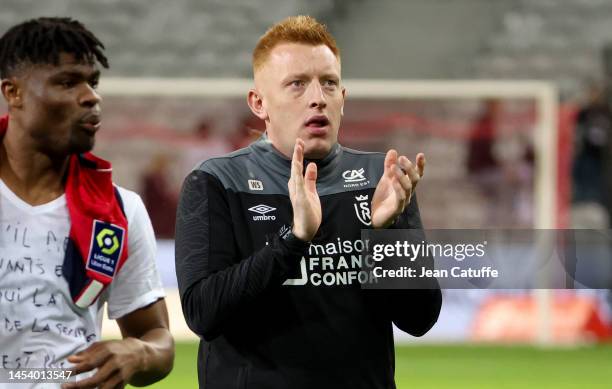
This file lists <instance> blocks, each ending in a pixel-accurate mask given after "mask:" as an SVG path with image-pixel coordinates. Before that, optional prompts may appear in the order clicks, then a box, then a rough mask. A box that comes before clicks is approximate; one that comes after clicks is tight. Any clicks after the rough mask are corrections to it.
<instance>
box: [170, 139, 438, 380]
mask: <svg viewBox="0 0 612 389" xmlns="http://www.w3.org/2000/svg"><path fill="white" fill-rule="evenodd" d="M383 162H384V155H383V154H380V153H365V152H360V151H355V150H351V149H348V148H345V147H342V146H340V145H338V144H336V145H335V146H334V147H333V149H332V151H331V152H330V154H329V155H328V156H327V157H325V158H324V159H322V160H320V161H316V163H317V165H318V178H317V190H318V193H319V196H320V199H321V206H322V210H323V222H322V224H321V227H320V228H319V231H318V233H317V234H316V236H315V238H314V239H313V241H312V242H311V244H308V243H304V242H302V241H300V240H298V239H296V238H295V237H293V235H291V234H289V235H287V232H288V231H289V230H290V228H291V222H292V220H293V218H292V208H291V203H290V201H289V195H288V189H287V181H288V180H289V176H290V164H291V162H290V160H288V159H287V158H285V157H284V156H282V155H281V154H280V153H278V152H277V151H276V150H275V149H274V148H273V147H272V145H271V144H270V142H269V141H268V140H267V138H266V137H265V136H264V137H262V138H261V139H260V140H258V141H257V142H255V143H253V144H251V145H250V146H249V147H247V148H245V149H241V150H238V151H236V152H233V153H231V154H228V155H226V156H223V157H219V158H213V159H209V160H207V161H205V162H203V163H202V164H201V165H200V166H199V167H198V168H196V169H195V170H194V171H192V172H191V173H190V174H189V176H188V177H187V178H186V179H185V183H184V185H183V189H182V193H181V199H180V203H179V210H178V215H177V226H176V271H177V277H178V284H179V290H180V294H181V302H182V307H183V312H184V314H185V319H186V321H187V324H188V325H189V327H190V328H191V329H192V330H193V331H194V332H195V333H196V334H198V335H199V336H200V337H201V339H202V340H201V342H200V349H199V353H198V376H199V385H200V388H206V389H234V388H236V389H245V388H248V389H254V388H255V389H281V388H282V389H302V388H304V389H306V388H309V389H326V388H329V389H342V388H346V389H360V388H363V389H366V388H367V389H379V388H380V389H389V388H395V383H394V365H395V361H394V347H393V332H392V322H393V323H395V324H396V325H397V326H398V327H399V328H400V329H402V330H403V331H406V332H408V333H409V334H412V335H415V336H421V335H423V334H425V333H426V332H427V331H428V330H429V329H430V328H431V327H432V326H433V325H434V323H435V322H436V320H437V318H438V314H439V312H440V306H441V302H442V298H441V293H440V290H439V287H438V286H437V283H436V284H435V286H434V287H433V288H432V289H428V290H364V289H361V288H360V283H359V280H360V277H362V276H363V275H364V274H360V260H361V256H360V254H359V251H360V250H361V249H362V243H361V240H360V236H361V229H362V228H370V226H369V224H370V201H371V199H372V195H373V193H374V190H375V188H376V184H377V183H378V180H379V179H380V177H381V176H382V173H383V169H384V166H383ZM306 163H307V162H306V161H305V164H304V165H306ZM421 227H422V226H421V221H420V216H419V210H418V206H417V202H416V196H413V198H412V201H411V203H410V204H409V206H408V207H407V208H406V210H405V212H404V213H403V214H402V215H401V216H400V217H399V218H398V220H397V221H396V222H395V223H394V225H393V226H392V228H421ZM434 282H435V281H434Z"/></svg>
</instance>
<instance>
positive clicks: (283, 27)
mask: <svg viewBox="0 0 612 389" xmlns="http://www.w3.org/2000/svg"><path fill="white" fill-rule="evenodd" d="M280 43H304V44H307V45H312V46H318V45H325V46H327V47H329V49H330V50H331V51H332V52H333V53H334V55H335V56H336V58H338V61H340V49H338V46H337V45H336V40H335V39H334V37H332V35H331V34H330V33H329V31H327V27H326V26H325V25H324V24H321V23H319V22H318V21H317V20H316V19H315V18H313V17H311V16H304V15H298V16H290V17H288V18H286V19H283V20H282V21H280V22H278V23H276V24H275V25H273V26H272V27H270V28H269V29H268V31H266V33H265V34H263V35H262V36H261V38H259V41H258V42H257V46H255V50H253V72H255V71H257V69H259V68H260V67H261V65H263V63H264V62H266V60H267V59H268V56H269V55H270V52H271V51H272V49H274V48H275V47H276V46H277V45H278V44H280Z"/></svg>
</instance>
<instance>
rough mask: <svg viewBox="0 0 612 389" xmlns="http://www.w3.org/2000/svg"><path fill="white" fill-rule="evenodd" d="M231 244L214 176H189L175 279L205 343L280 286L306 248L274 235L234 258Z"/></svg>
mask: <svg viewBox="0 0 612 389" xmlns="http://www.w3.org/2000/svg"><path fill="white" fill-rule="evenodd" d="M235 242H236V239H235V235H234V230H233V227H232V219H231V214H230V208H229V204H228V201H227V195H226V192H225V189H224V188H223V186H222V185H221V183H220V182H219V180H218V179H217V178H216V177H214V176H213V175H211V174H209V173H207V172H204V171H201V170H194V171H193V172H192V173H191V174H190V175H189V176H187V178H186V179H185V182H184V184H183V188H182V192H181V196H180V200H179V205H178V211H177V222H176V255H175V260H176V273H177V279H178V285H179V292H180V296H181V305H182V308H183V314H184V315H185V319H186V322H187V324H188V325H189V328H191V330H192V331H194V332H195V333H196V334H198V335H200V336H202V337H203V338H204V339H205V340H208V341H210V340H212V339H214V338H215V337H217V336H219V335H220V334H222V333H223V330H224V324H225V323H227V322H228V320H230V319H235V317H236V316H237V315H239V314H240V308H241V307H244V306H245V304H248V303H249V302H250V301H252V300H253V299H254V298H255V297H256V296H258V295H260V294H261V293H262V292H263V291H265V290H267V289H268V288H271V287H275V286H279V285H281V284H282V283H283V282H284V280H285V279H286V278H287V275H288V273H287V272H288V269H289V267H290V266H291V265H292V264H296V263H299V261H300V259H301V257H302V255H303V253H304V252H306V250H307V248H308V245H309V244H308V243H307V242H303V241H300V240H299V239H297V238H295V237H291V238H289V239H282V238H280V237H279V236H276V235H275V236H274V237H273V238H272V239H271V240H270V241H269V242H268V244H267V245H266V246H264V247H263V248H262V249H261V250H259V251H256V252H254V253H253V254H252V255H250V256H248V257H247V258H238V255H239V254H238V250H237V248H236V243H235ZM245 319H248V318H245Z"/></svg>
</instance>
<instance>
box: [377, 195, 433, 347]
mask: <svg viewBox="0 0 612 389" xmlns="http://www.w3.org/2000/svg"><path fill="white" fill-rule="evenodd" d="M390 228H393V229H413V230H420V235H421V236H420V237H418V238H417V239H416V241H425V240H426V239H425V238H426V237H425V233H424V231H423V224H422V223H421V214H420V212H419V206H418V203H417V199H416V193H415V194H414V195H413V196H412V199H411V201H410V203H409V204H408V206H407V207H406V209H405V210H404V212H403V213H402V214H401V215H400V216H399V218H398V219H397V220H396V221H395V223H393V224H392V225H391V226H390ZM422 260H423V261H427V264H426V266H427V267H429V268H433V266H434V263H433V258H432V257H429V258H423V259H422ZM423 281H424V282H425V284H424V285H421V286H420V287H419V289H397V290H386V291H385V292H386V296H385V297H386V299H387V300H386V301H387V307H388V312H389V315H390V317H391V320H392V321H393V323H394V324H395V325H396V326H397V327H398V328H399V329H401V330H402V331H404V332H407V333H409V334H410V335H413V336H423V335H425V334H426V333H427V332H428V331H429V330H430V329H431V328H432V327H433V326H434V324H436V322H437V321H438V316H439V315H440V309H441V308H442V292H441V291H440V285H439V283H438V280H437V279H436V278H435V277H431V278H427V279H424V280H423Z"/></svg>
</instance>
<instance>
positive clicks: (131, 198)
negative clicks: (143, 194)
mask: <svg viewBox="0 0 612 389" xmlns="http://www.w3.org/2000/svg"><path fill="white" fill-rule="evenodd" d="M115 188H116V189H117V191H118V192H119V196H120V197H121V203H122V204H123V211H124V213H125V216H126V218H127V219H128V222H129V221H130V220H131V219H133V217H134V214H135V213H136V212H138V211H139V210H141V209H145V208H144V203H143V202H142V199H141V198H140V195H139V194H138V193H136V192H134V191H132V190H129V189H126V188H124V187H122V186H119V185H116V184H115Z"/></svg>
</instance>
